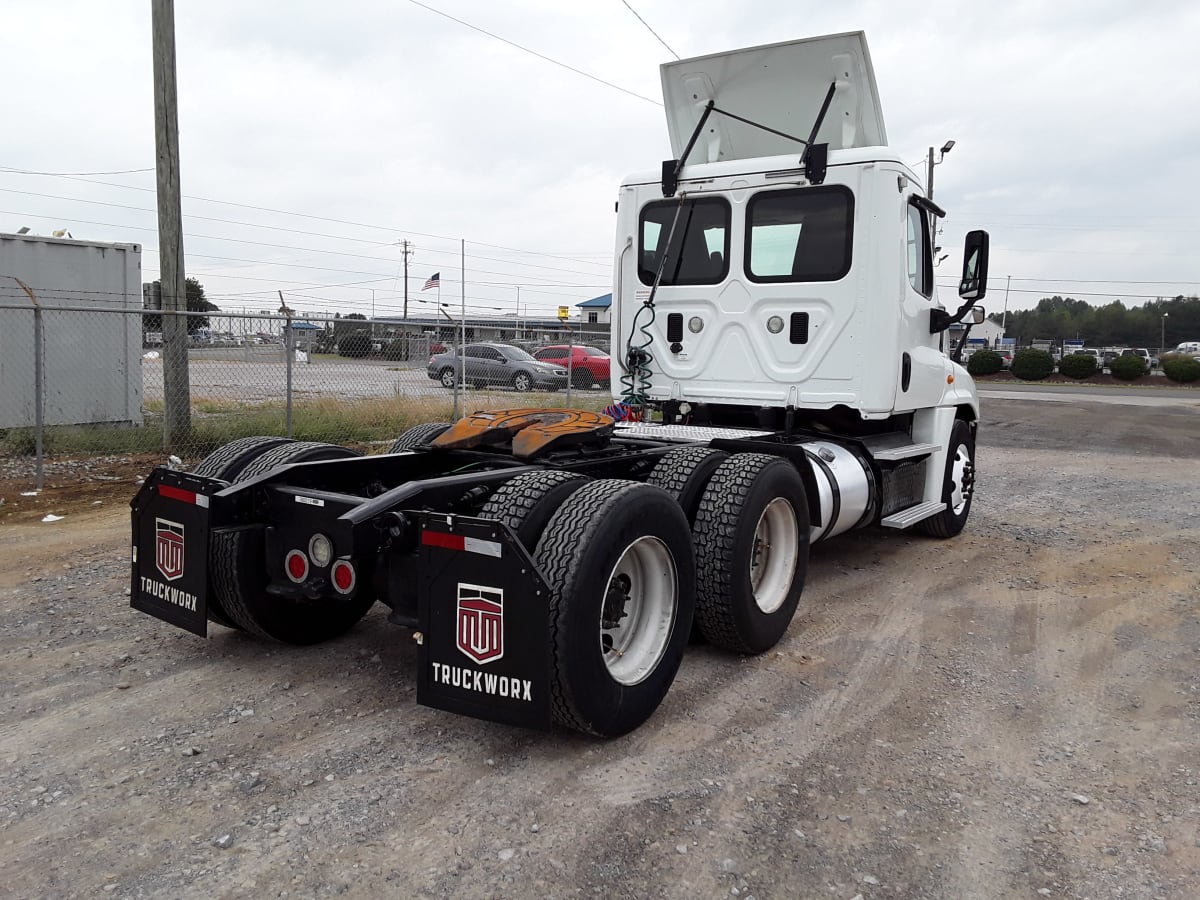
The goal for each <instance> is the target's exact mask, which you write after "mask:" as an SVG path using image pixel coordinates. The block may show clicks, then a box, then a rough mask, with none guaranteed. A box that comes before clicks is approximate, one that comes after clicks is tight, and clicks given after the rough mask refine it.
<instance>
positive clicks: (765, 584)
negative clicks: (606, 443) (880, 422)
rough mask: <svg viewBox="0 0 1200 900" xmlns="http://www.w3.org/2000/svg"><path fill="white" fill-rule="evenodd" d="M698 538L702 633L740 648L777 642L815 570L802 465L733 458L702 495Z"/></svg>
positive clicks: (753, 649) (757, 649) (755, 456)
mask: <svg viewBox="0 0 1200 900" xmlns="http://www.w3.org/2000/svg"><path fill="white" fill-rule="evenodd" d="M692 535H693V537H694V539H695V543H696V559H697V567H698V576H699V585H700V586H699V593H698V596H697V598H696V621H697V623H698V624H699V626H700V631H701V633H702V634H703V635H704V637H705V638H707V639H708V640H709V642H711V643H713V644H715V645H716V646H718V647H724V648H725V649H727V650H734V651H736V652H739V653H762V652H764V651H766V650H769V649H771V648H772V647H774V646H775V645H776V644H777V643H778V642H779V640H780V639H781V638H782V637H783V635H784V633H785V632H786V631H787V628H788V625H789V624H790V623H791V621H792V616H794V615H795V613H796V607H797V606H798V605H799V603H800V593H801V591H802V590H803V589H804V576H805V573H806V571H807V569H808V541H809V515H808V498H807V496H806V494H805V492H804V483H803V482H802V481H801V479H800V474H799V473H798V472H797V471H796V469H795V467H794V466H793V465H792V464H791V463H790V462H788V461H787V460H786V459H783V458H781V457H778V456H769V455H766V454H761V453H738V454H735V455H733V456H731V457H730V458H729V459H727V460H726V461H725V462H723V463H722V464H721V465H720V467H719V468H718V469H717V471H716V472H715V473H714V474H713V476H712V478H711V479H710V481H709V483H708V487H707V488H706V489H705V491H704V495H703V497H701V498H700V508H699V510H698V511H697V513H696V521H695V525H694V526H693V529H692Z"/></svg>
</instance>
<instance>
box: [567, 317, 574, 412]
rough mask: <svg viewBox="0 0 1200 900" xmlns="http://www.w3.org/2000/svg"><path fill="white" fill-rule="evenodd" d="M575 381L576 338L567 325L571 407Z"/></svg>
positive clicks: (569, 400)
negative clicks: (572, 384) (572, 388)
mask: <svg viewBox="0 0 1200 900" xmlns="http://www.w3.org/2000/svg"><path fill="white" fill-rule="evenodd" d="M574 380H575V336H574V335H573V334H572V333H571V323H570V322H568V323H567V406H570V405H571V382H572V381H574Z"/></svg>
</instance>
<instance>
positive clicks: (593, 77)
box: [408, 0, 662, 106]
mask: <svg viewBox="0 0 1200 900" xmlns="http://www.w3.org/2000/svg"><path fill="white" fill-rule="evenodd" d="M408 2H409V3H411V4H413V5H414V6H419V7H421V9H424V10H428V11H429V12H431V13H433V14H434V15H438V16H441V17H442V18H444V19H449V20H450V21H451V22H457V23H458V24H459V25H462V26H464V27H466V28H470V29H471V30H472V31H478V32H479V33H480V34H485V35H487V36H488V37H490V38H493V39H495V40H497V41H500V42H501V43H503V44H508V46H510V47H516V48H517V49H518V50H521V51H523V52H524V53H528V54H530V55H532V56H536V57H537V58H538V59H541V60H545V61H546V62H548V63H553V64H554V65H556V66H559V67H560V68H563V69H566V70H567V71H569V72H574V73H575V74H576V75H582V76H583V77H584V78H589V79H591V80H592V81H595V82H598V83H599V84H602V85H604V86H605V87H610V88H612V89H613V90H614V91H620V92H621V93H622V94H628V95H629V96H630V97H637V98H638V99H639V100H645V101H646V102H647V103H653V104H654V105H655V106H662V104H661V103H659V102H658V101H657V100H651V99H650V98H649V97H644V96H642V95H641V94H638V93H635V92H633V91H631V90H629V89H628V88H623V87H621V86H620V85H617V84H613V83H612V82H611V81H605V80H604V79H603V78H599V77H597V76H596V75H592V74H590V73H589V72H585V71H583V69H577V68H575V67H574V66H570V65H567V64H566V63H565V62H559V61H558V60H557V59H552V58H551V57H549V56H546V55H545V54H544V53H538V52H537V51H536V50H530V49H529V48H528V47H522V46H521V45H520V44H517V43H514V42H513V41H510V40H509V39H508V38H502V37H500V35H498V34H492V32H490V31H487V30H485V29H483V28H480V27H479V26H478V25H472V24H471V23H470V22H465V21H463V20H462V19H457V18H455V17H454V16H452V15H450V14H449V13H444V12H442V11H441V10H440V9H434V8H433V7H432V6H426V5H425V4H424V3H421V2H420V0H408Z"/></svg>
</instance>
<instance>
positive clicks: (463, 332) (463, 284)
mask: <svg viewBox="0 0 1200 900" xmlns="http://www.w3.org/2000/svg"><path fill="white" fill-rule="evenodd" d="M459 241H460V244H459V256H460V259H461V262H460V264H459V265H460V267H461V269H462V278H461V279H460V281H459V288H460V289H461V291H462V295H461V296H462V313H461V315H462V318H461V319H459V323H458V333H459V343H458V346H459V348H460V350H459V352H460V353H461V352H462V351H463V349H464V348H465V347H466V345H467V241H466V239H465V238H459ZM461 368H462V373H463V374H462V376H461V377H462V378H463V380H464V384H463V388H464V389H465V388H466V384H465V380H466V377H467V358H466V356H463V357H462V367H461Z"/></svg>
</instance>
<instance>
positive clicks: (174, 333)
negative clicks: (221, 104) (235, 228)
mask: <svg viewBox="0 0 1200 900" xmlns="http://www.w3.org/2000/svg"><path fill="white" fill-rule="evenodd" d="M150 13H151V16H150V33H151V42H152V44H153V53H152V55H153V61H154V145H155V172H156V173H157V176H158V177H157V181H158V184H157V186H158V268H159V280H160V282H161V283H162V312H163V317H162V325H163V329H162V330H163V449H164V450H171V449H175V448H176V447H178V446H179V445H180V443H181V442H182V441H183V439H184V438H185V437H186V436H187V434H188V432H189V431H190V430H191V427H192V399H191V385H190V383H189V380H188V347H187V344H188V327H187V326H188V318H187V316H186V315H179V313H180V312H184V313H186V312H187V281H186V278H185V276H184V270H183V213H182V209H181V201H180V184H179V101H178V95H177V94H176V90H175V0H151V4H150Z"/></svg>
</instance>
